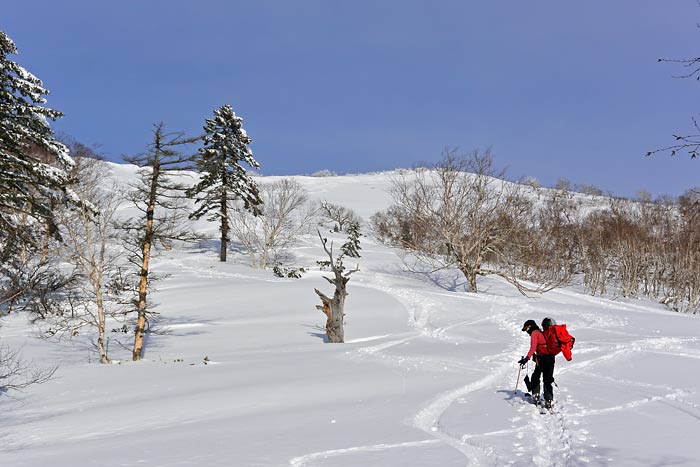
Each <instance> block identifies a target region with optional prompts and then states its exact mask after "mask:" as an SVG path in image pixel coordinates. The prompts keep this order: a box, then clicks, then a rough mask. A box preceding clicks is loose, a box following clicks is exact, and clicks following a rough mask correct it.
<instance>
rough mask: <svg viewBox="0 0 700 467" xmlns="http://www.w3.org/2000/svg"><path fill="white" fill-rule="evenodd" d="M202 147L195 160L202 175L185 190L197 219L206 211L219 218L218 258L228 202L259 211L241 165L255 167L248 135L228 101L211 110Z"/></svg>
mask: <svg viewBox="0 0 700 467" xmlns="http://www.w3.org/2000/svg"><path fill="white" fill-rule="evenodd" d="M204 131H205V133H206V134H205V135H204V147H202V148H201V149H200V150H199V153H198V156H197V159H196V163H197V169H198V170H199V171H200V172H201V174H202V176H201V179H200V182H199V183H198V184H197V185H195V186H194V187H192V188H191V189H190V190H189V191H188V195H189V196H191V197H193V198H194V199H195V203H196V204H198V205H199V207H198V208H197V209H196V210H195V211H194V212H193V213H192V214H191V215H190V217H191V218H192V219H199V218H200V217H202V216H204V215H205V214H209V217H208V219H209V220H210V221H218V222H219V230H220V232H221V254H220V259H221V261H226V248H227V244H228V241H229V230H230V220H229V203H231V202H233V201H235V200H241V201H242V202H243V205H244V207H245V209H247V210H250V211H251V212H253V214H255V215H258V214H259V213H260V205H261V204H262V200H261V198H260V193H259V190H258V186H257V184H256V183H255V181H254V180H253V179H252V177H251V176H250V175H249V174H248V173H247V172H246V170H245V169H244V168H243V167H242V166H241V164H242V163H245V164H247V165H248V166H250V167H252V168H254V169H257V168H259V167H260V166H259V164H258V163H257V161H256V160H255V159H253V153H252V151H251V150H250V148H249V147H248V145H249V144H250V143H252V141H253V140H252V139H250V137H248V135H247V134H246V132H245V130H244V129H243V119H242V118H241V117H239V116H237V115H236V113H235V112H234V111H233V108H232V107H231V106H230V105H223V106H221V107H220V108H218V109H216V110H214V118H211V119H207V120H206V125H205V126H204Z"/></svg>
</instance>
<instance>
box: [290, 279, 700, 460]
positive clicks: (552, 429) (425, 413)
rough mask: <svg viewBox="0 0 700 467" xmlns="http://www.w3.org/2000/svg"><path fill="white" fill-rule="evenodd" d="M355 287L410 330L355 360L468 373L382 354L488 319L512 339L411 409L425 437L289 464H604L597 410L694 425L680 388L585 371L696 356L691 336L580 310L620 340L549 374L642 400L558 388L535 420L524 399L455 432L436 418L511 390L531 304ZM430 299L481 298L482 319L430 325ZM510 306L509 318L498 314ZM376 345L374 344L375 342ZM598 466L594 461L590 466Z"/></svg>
mask: <svg viewBox="0 0 700 467" xmlns="http://www.w3.org/2000/svg"><path fill="white" fill-rule="evenodd" d="M355 285H356V286H362V287H369V288H373V289H376V290H379V291H382V292H384V293H386V294H388V295H390V296H392V297H394V298H395V299H397V300H398V301H399V302H400V303H401V304H402V305H403V306H404V308H405V309H406V310H407V311H408V315H409V324H410V325H411V327H412V328H413V329H415V332H413V333H403V334H395V335H384V336H374V337H371V338H365V339H357V340H355V341H353V342H354V343H360V344H361V343H365V342H366V343H371V345H367V346H362V347H358V348H356V349H355V350H354V353H355V354H356V355H358V356H361V357H363V358H377V359H380V360H381V361H383V362H384V363H387V364H389V365H394V366H397V367H404V368H410V369H413V368H420V369H422V370H423V371H426V367H427V366H432V367H435V368H436V369H437V370H438V371H442V370H451V371H459V370H460V369H464V368H469V366H468V365H465V364H464V363H463V362H458V361H455V359H454V358H449V357H446V356H445V357H441V358H438V359H436V358H435V357H434V356H431V357H430V358H427V359H426V358H424V357H408V356H405V355H401V356H397V355H390V354H389V353H387V352H386V351H387V350H389V349H392V348H394V347H397V346H400V345H404V344H406V343H408V342H410V341H412V340H415V339H428V340H438V341H444V342H450V343H458V344H459V343H471V344H474V343H479V342H480V341H479V339H478V338H469V337H465V336H460V335H456V334H454V333H453V331H455V330H457V329H459V328H460V327H463V326H464V327H468V326H469V325H473V324H477V323H482V322H484V321H490V322H492V323H494V325H495V326H497V327H498V328H499V330H500V331H503V332H508V333H510V334H512V336H513V340H512V342H513V344H512V345H511V346H509V347H508V348H506V349H504V350H503V351H502V352H500V353H498V354H495V355H491V356H487V357H485V358H483V361H484V362H485V363H488V364H490V365H492V367H493V368H492V371H491V372H490V373H489V374H488V375H487V376H485V377H483V378H481V379H477V380H475V381H471V382H469V383H468V384H465V385H464V386H461V387H457V388H454V389H452V390H448V391H445V392H443V393H440V394H438V395H436V396H435V397H434V398H433V399H432V400H429V401H427V403H426V404H425V405H424V406H423V407H422V408H421V409H420V410H419V411H418V413H417V414H416V415H415V416H414V418H413V424H414V426H416V427H417V428H419V429H420V430H422V431H423V432H424V433H426V434H427V435H429V436H431V438H432V439H430V440H424V441H408V442H405V443H396V444H377V445H372V446H356V447H349V448H346V449H339V450H332V451H324V452H318V453H311V454H308V455H306V456H301V457H297V458H294V459H292V460H291V461H290V465H293V466H296V467H303V466H306V465H311V463H312V462H313V461H315V460H319V459H322V458H329V457H337V456H352V455H353V454H355V453H359V452H367V451H379V450H389V449H406V448H411V447H417V446H423V445H428V444H437V445H446V446H451V447H452V448H454V449H455V450H457V451H459V452H460V453H461V454H462V455H463V456H464V461H465V465H467V466H485V465H488V466H491V465H493V466H501V465H508V466H513V467H525V466H532V465H534V466H538V467H576V466H587V465H599V464H600V463H602V464H603V465H607V460H605V459H601V458H600V456H599V455H596V454H595V447H596V446H597V445H596V443H595V440H592V439H591V437H590V434H589V431H588V430H587V429H586V428H585V421H586V418H588V417H591V416H596V415H601V414H605V413H612V412H621V411H627V410H632V409H635V408H637V407H639V406H642V405H644V404H649V403H662V404H665V405H667V406H669V407H671V408H673V409H675V410H678V411H679V412H681V413H684V414H686V415H687V416H689V417H692V418H693V419H694V420H697V421H700V406H698V405H697V404H694V403H692V402H688V401H686V400H684V399H683V397H685V396H687V395H688V391H687V390H684V389H679V388H674V387H670V386H660V385H651V384H645V383H641V382H637V381H629V380H623V379H621V378H612V377H605V376H601V375H597V374H595V373H592V372H590V371H589V369H591V368H592V367H595V366H596V365H600V364H604V363H606V362H609V361H613V360H615V359H617V358H620V357H622V356H624V355H625V354H629V353H630V352H634V351H645V352H654V353H658V354H664V355H671V356H675V357H686V358H693V359H700V350H695V349H689V348H688V344H697V343H698V340H699V339H697V338H677V337H674V338H660V337H652V336H648V337H647V336H639V335H637V334H634V333H630V332H624V331H621V330H620V329H621V328H624V326H625V325H626V324H627V323H626V322H625V320H623V319H618V318H614V317H610V316H601V315H597V314H595V313H582V314H581V315H580V316H578V317H577V318H578V319H579V320H580V321H582V322H583V323H586V325H588V326H590V327H592V328H599V329H610V332H612V333H617V334H618V335H621V336H624V337H625V338H626V339H629V340H627V341H623V342H616V343H612V342H608V343H606V342H597V343H596V342H591V343H588V344H589V345H588V346H587V347H586V348H583V349H582V348H579V349H577V350H578V352H577V353H578V354H581V355H584V356H586V357H587V359H586V360H582V361H572V362H567V363H565V364H561V365H558V366H557V375H567V374H569V375H577V376H585V377H588V378H601V379H607V380H609V381H608V382H611V383H615V384H623V385H625V386H626V387H630V388H637V389H639V390H641V391H643V392H645V393H646V394H647V395H645V396H644V397H641V398H638V399H635V400H632V401H629V402H625V403H622V404H617V405H612V406H609V407H604V408H597V409H593V408H589V407H584V406H583V405H582V404H580V403H578V402H577V401H576V400H575V399H574V398H573V397H572V396H571V395H570V394H569V392H568V391H567V390H566V388H562V389H555V390H556V397H555V408H554V410H553V411H552V413H551V414H549V413H548V414H545V415H539V414H537V413H536V412H534V411H536V410H537V409H536V408H535V407H533V406H532V405H531V404H529V403H528V402H525V401H522V403H516V404H512V403H511V405H514V406H515V408H516V409H517V414H518V415H517V416H515V417H513V418H512V419H511V420H510V426H508V427H504V428H503V429H500V430H495V431H485V432H482V433H470V434H464V433H457V432H452V431H451V430H450V429H449V428H448V427H445V426H443V425H442V424H441V418H442V417H443V415H445V414H446V413H447V412H448V411H449V410H450V408H451V407H453V404H455V403H456V402H459V401H464V400H468V399H469V396H470V395H474V394H476V393H478V392H480V391H493V392H496V391H498V390H503V388H509V387H512V373H513V369H514V367H515V365H514V363H513V356H514V355H518V353H519V352H520V353H521V352H522V350H523V349H522V348H521V347H522V339H521V338H522V336H521V334H520V333H521V331H520V321H519V320H518V319H517V316H522V315H523V314H528V312H530V313H529V314H533V315H534V314H537V313H538V311H537V309H536V302H533V303H532V304H530V303H528V302H525V303H523V301H522V300H519V299H516V298H508V297H499V296H488V297H484V296H479V295H472V294H469V295H459V294H448V293H445V292H435V291H429V290H414V289H409V288H407V287H402V286H396V285H394V284H392V283H391V276H390V275H387V274H382V273H373V274H372V275H371V277H370V278H366V279H364V281H362V282H361V283H358V282H356V284H355ZM550 293H558V294H561V296H563V297H566V298H576V299H578V300H581V298H582V297H583V299H584V300H586V301H588V302H592V303H595V304H596V305H597V306H600V307H604V308H621V309H626V310H634V311H646V312H652V313H657V312H659V311H658V310H656V309H654V308H652V307H645V306H642V305H635V304H629V303H618V302H615V301H611V300H608V299H604V298H598V297H590V296H585V295H579V294H575V293H574V292H570V291H565V290H557V291H553V292H550ZM431 296H435V297H436V298H441V299H443V300H444V298H445V297H446V296H447V297H449V298H451V299H454V300H460V299H462V300H478V301H489V302H490V306H491V309H492V312H491V313H488V316H487V317H485V318H472V319H466V320H462V321H458V322H453V323H450V324H446V325H442V326H440V325H435V324H434V323H433V322H432V319H433V318H436V317H439V316H440V311H443V310H444V302H441V301H439V300H437V299H431ZM509 308H517V309H518V310H519V313H518V314H517V316H513V314H511V313H508V312H507V311H505V310H508V309H509ZM376 342H378V343H376ZM503 436H511V437H513V438H514V439H515V440H516V442H515V443H514V448H513V451H508V452H499V447H498V446H497V445H495V444H489V442H488V440H489V438H498V437H503ZM596 462H598V464H596Z"/></svg>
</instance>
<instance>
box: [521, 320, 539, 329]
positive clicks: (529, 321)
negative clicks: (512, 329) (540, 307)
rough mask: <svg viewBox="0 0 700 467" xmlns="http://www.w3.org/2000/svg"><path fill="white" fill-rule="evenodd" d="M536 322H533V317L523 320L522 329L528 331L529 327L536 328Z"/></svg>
mask: <svg viewBox="0 0 700 467" xmlns="http://www.w3.org/2000/svg"><path fill="white" fill-rule="evenodd" d="M536 327H537V323H535V320H534V319H528V320H527V321H525V324H523V331H529V330H530V328H536Z"/></svg>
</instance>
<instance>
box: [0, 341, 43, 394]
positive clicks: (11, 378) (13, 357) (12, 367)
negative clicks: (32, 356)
mask: <svg viewBox="0 0 700 467" xmlns="http://www.w3.org/2000/svg"><path fill="white" fill-rule="evenodd" d="M55 372H56V367H50V368H39V367H37V366H36V365H35V364H34V363H33V362H29V361H26V360H24V359H23V358H22V355H21V354H20V352H19V350H17V349H8V348H6V347H0V394H1V393H3V392H6V391H8V390H11V389H15V390H16V389H23V388H26V387H27V386H30V385H32V384H41V383H45V382H47V381H48V380H50V379H51V377H52V376H53V374H54V373H55Z"/></svg>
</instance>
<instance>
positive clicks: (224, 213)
mask: <svg viewBox="0 0 700 467" xmlns="http://www.w3.org/2000/svg"><path fill="white" fill-rule="evenodd" d="M228 231H229V226H228V206H227V199H226V190H222V193H221V254H220V256H219V260H220V261H221V262H223V263H225V262H226V250H227V248H228Z"/></svg>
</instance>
